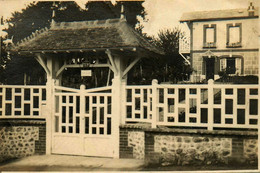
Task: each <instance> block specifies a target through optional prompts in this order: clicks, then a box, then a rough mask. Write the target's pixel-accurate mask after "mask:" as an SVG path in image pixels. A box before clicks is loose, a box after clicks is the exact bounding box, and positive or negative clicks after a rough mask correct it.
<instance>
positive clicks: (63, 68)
mask: <svg viewBox="0 0 260 173" xmlns="http://www.w3.org/2000/svg"><path fill="white" fill-rule="evenodd" d="M65 68H66V61H64V64H63V66H61V68H60V69H59V70H58V71H57V73H56V78H58V77H59V76H60V75H61V73H62V72H63V71H64V70H65Z"/></svg>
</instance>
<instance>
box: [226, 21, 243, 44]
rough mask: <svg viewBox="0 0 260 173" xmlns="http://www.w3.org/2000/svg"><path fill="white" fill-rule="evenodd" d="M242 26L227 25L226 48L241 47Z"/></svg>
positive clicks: (239, 24)
mask: <svg viewBox="0 0 260 173" xmlns="http://www.w3.org/2000/svg"><path fill="white" fill-rule="evenodd" d="M241 26H242V24H241V23H236V24H235V25H233V24H227V47H232V48H233V47H241V46H242V44H241V43H242V27H241Z"/></svg>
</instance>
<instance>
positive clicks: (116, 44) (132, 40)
mask: <svg viewBox="0 0 260 173" xmlns="http://www.w3.org/2000/svg"><path fill="white" fill-rule="evenodd" d="M120 48H143V49H146V50H148V51H151V52H154V53H157V54H163V52H162V51H161V50H160V49H158V48H157V47H155V46H153V45H152V44H150V43H149V42H148V41H147V40H146V39H145V38H143V37H142V36H141V35H140V34H138V33H137V32H136V31H135V30H134V29H133V28H131V27H130V26H129V25H128V24H127V22H126V20H124V19H108V20H96V21H82V22H61V23H55V24H54V25H52V26H51V27H50V29H48V28H44V29H42V30H40V31H37V32H36V33H33V34H32V35H31V36H29V37H27V38H25V39H23V40H22V41H21V42H18V43H17V44H16V45H13V46H12V47H11V48H10V51H15V52H42V51H44V52H51V51H68V50H69V51H77V50H78V51H79V50H89V49H90V50H93V49H120Z"/></svg>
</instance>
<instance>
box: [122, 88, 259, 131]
mask: <svg viewBox="0 0 260 173" xmlns="http://www.w3.org/2000/svg"><path fill="white" fill-rule="evenodd" d="M138 88H139V89H144V88H147V89H148V90H149V88H153V91H155V92H153V94H152V95H151V100H150V101H149V103H148V104H151V103H152V105H153V109H152V111H151V112H149V114H152V117H153V118H155V117H158V109H159V107H161V108H163V109H164V112H159V115H161V116H162V114H163V121H159V119H158V118H157V119H155V120H154V119H152V120H149V119H148V120H147V119H144V118H143V117H144V115H143V112H142V111H137V110H134V109H132V112H131V114H132V117H131V118H126V122H150V123H151V124H152V127H156V125H165V126H187V127H188V126H192V127H207V128H208V129H209V130H213V128H214V127H218V128H219V127H220V128H254V129H255V128H257V125H254V124H250V123H249V122H250V119H258V116H256V115H250V114H249V101H250V99H256V100H259V99H258V97H259V96H258V94H257V95H250V89H255V88H257V85H253V84H252V85H230V84H228V85H223V84H214V83H211V84H210V83H209V85H207V84H203V85H181V84H178V85H175V84H174V85H168V84H167V85H164V84H160V85H157V86H156V87H153V85H150V86H126V89H127V90H131V91H132V101H130V102H126V105H125V106H132V107H134V106H135V98H139V97H140V98H142V97H143V92H141V94H135V93H134V90H135V89H138ZM160 89H161V90H163V93H164V94H163V97H164V102H163V103H159V100H158V99H159V98H158V96H159V90H160ZM168 89H174V91H175V92H174V94H169V93H167V90H168ZM179 89H185V91H186V93H185V97H186V98H185V100H186V101H185V102H181V103H179V101H178V99H179V91H178V90H179ZM190 89H195V90H196V94H190V93H189V92H190ZM202 89H207V92H208V94H207V95H205V92H202V91H201V90H202ZM214 89H220V91H221V93H220V96H221V100H220V101H221V103H220V104H215V103H214V96H215V94H217V93H215V92H214ZM226 89H231V90H232V91H233V94H226ZM237 89H245V91H246V95H245V104H237V103H238V92H237ZM203 93H204V95H205V98H204V99H202V98H201V96H202V95H203ZM216 97H217V96H216ZM169 98H173V99H174V101H175V103H174V112H173V113H168V112H167V111H168V107H167V99H169ZM190 99H196V104H197V111H196V113H189V109H190V108H189V106H190V105H189V104H190V103H189V102H190ZM219 99H220V98H219ZM226 99H230V100H232V101H233V113H232V114H226V113H225V101H226ZM155 100H157V101H155ZM206 100H208V103H207V104H204V103H203V102H204V101H206ZM141 105H146V103H144V102H143V100H142V99H141ZM154 107H155V108H156V109H154ZM179 108H183V109H185V112H186V114H185V123H183V122H179V115H178V109H179ZM202 108H204V109H207V111H208V122H207V123H201V120H202V119H201V113H202V112H201V109H202ZM216 108H218V109H219V110H220V113H221V122H220V123H214V109H216ZM237 109H243V110H245V123H244V124H238V119H237V113H238V112H237ZM258 111H259V110H258ZM135 113H140V114H141V115H140V117H141V118H139V119H137V118H135V117H134V114H135ZM124 115H125V116H126V113H124ZM168 117H173V118H174V122H168V120H167V119H168ZM190 118H196V122H195V123H194V122H190V121H189V119H190ZM226 119H232V121H233V122H232V123H231V124H228V123H226V122H225V121H226Z"/></svg>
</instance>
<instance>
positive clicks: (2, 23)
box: [0, 16, 4, 25]
mask: <svg viewBox="0 0 260 173" xmlns="http://www.w3.org/2000/svg"><path fill="white" fill-rule="evenodd" d="M0 25H4V18H3V16H2V17H1V22H0Z"/></svg>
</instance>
